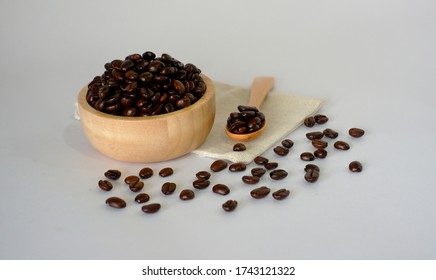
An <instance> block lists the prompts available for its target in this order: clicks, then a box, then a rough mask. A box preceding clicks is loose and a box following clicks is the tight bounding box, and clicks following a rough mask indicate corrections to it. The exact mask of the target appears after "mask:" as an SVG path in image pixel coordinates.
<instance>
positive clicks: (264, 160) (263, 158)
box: [254, 156, 269, 165]
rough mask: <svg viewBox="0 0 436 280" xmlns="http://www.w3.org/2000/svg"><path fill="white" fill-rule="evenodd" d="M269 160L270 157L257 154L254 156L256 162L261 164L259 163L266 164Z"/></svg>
mask: <svg viewBox="0 0 436 280" xmlns="http://www.w3.org/2000/svg"><path fill="white" fill-rule="evenodd" d="M268 162H269V159H267V158H265V157H262V156H257V157H255V158H254V163H256V164H259V165H265V164H267V163H268Z"/></svg>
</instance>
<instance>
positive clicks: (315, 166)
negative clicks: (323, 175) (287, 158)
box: [304, 163, 319, 172]
mask: <svg viewBox="0 0 436 280" xmlns="http://www.w3.org/2000/svg"><path fill="white" fill-rule="evenodd" d="M309 170H316V171H318V172H319V167H318V165H316V164H311V163H309V164H306V166H305V167H304V171H305V172H307V171H309Z"/></svg>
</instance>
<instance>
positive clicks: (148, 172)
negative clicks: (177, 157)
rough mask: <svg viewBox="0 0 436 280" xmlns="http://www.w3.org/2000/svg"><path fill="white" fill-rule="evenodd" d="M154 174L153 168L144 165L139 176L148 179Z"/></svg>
mask: <svg viewBox="0 0 436 280" xmlns="http://www.w3.org/2000/svg"><path fill="white" fill-rule="evenodd" d="M151 176H153V169H151V168H150V167H144V168H142V169H141V170H140V171H139V177H141V178H142V179H148V178H150V177H151Z"/></svg>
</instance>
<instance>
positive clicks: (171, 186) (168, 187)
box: [161, 182, 176, 195]
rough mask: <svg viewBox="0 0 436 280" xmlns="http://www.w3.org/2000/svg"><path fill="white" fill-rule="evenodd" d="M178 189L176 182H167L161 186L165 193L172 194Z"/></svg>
mask: <svg viewBox="0 0 436 280" xmlns="http://www.w3.org/2000/svg"><path fill="white" fill-rule="evenodd" d="M175 190H176V184H175V183H173V182H165V183H163V185H162V187H161V191H162V193H163V194H165V195H169V194H172V193H173V192H174V191H175Z"/></svg>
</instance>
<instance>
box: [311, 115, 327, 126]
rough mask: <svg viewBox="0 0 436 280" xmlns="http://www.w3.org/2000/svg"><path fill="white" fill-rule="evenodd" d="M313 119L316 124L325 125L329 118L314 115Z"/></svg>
mask: <svg viewBox="0 0 436 280" xmlns="http://www.w3.org/2000/svg"><path fill="white" fill-rule="evenodd" d="M314 119H315V122H316V123H317V124H325V123H326V122H328V120H329V118H328V117H327V116H326V115H321V114H318V115H315V116H314Z"/></svg>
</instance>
